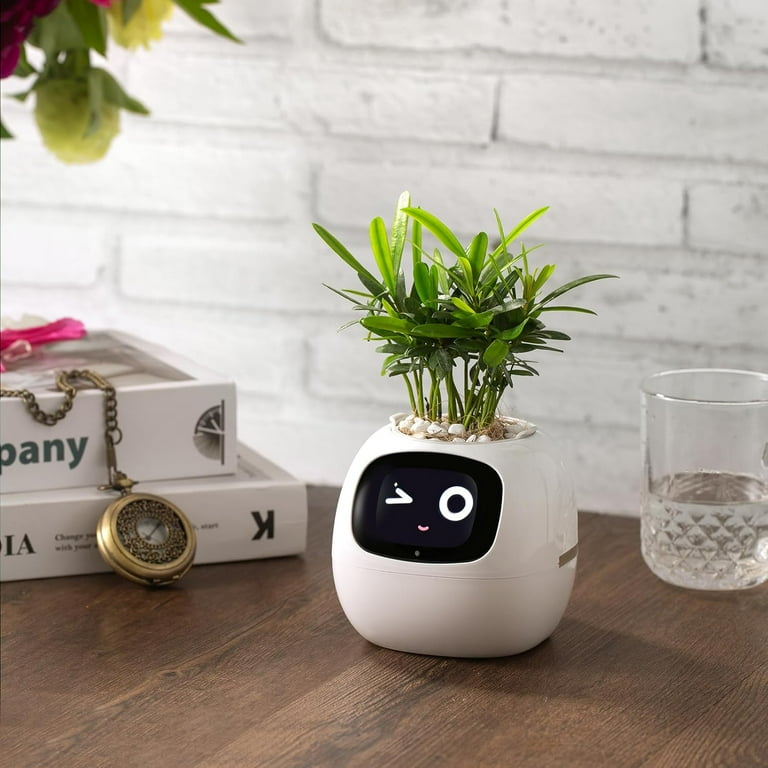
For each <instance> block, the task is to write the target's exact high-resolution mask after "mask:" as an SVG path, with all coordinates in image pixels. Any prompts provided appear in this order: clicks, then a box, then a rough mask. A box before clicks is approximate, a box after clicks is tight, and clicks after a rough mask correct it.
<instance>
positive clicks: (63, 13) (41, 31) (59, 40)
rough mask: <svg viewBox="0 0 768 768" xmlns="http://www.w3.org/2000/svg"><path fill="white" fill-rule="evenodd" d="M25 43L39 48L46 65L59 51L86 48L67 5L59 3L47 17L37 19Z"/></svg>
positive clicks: (53, 59)
mask: <svg viewBox="0 0 768 768" xmlns="http://www.w3.org/2000/svg"><path fill="white" fill-rule="evenodd" d="M27 42H28V43H29V44H30V45H33V46H34V47H35V48H41V49H42V50H43V52H44V53H45V56H46V59H47V60H48V63H50V62H53V61H55V60H56V54H57V53H58V52H59V51H71V50H75V49H78V48H79V49H85V48H86V45H85V41H84V40H83V36H82V34H81V32H80V28H79V27H78V25H77V24H76V23H75V20H74V18H73V17H72V14H71V13H70V12H69V5H68V4H67V3H59V5H57V6H56V8H54V10H53V11H51V13H49V14H48V15H47V16H41V17H38V18H37V19H36V20H35V26H34V27H33V28H32V32H31V33H30V35H29V37H28V38H27Z"/></svg>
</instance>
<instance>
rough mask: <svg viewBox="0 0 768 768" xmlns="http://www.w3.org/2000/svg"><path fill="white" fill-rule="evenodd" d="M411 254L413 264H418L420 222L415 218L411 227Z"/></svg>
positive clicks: (419, 259) (419, 256) (419, 258)
mask: <svg viewBox="0 0 768 768" xmlns="http://www.w3.org/2000/svg"><path fill="white" fill-rule="evenodd" d="M411 254H412V257H413V263H414V265H415V264H418V263H419V262H420V261H421V222H420V221H416V220H415V219H414V221H413V227H411Z"/></svg>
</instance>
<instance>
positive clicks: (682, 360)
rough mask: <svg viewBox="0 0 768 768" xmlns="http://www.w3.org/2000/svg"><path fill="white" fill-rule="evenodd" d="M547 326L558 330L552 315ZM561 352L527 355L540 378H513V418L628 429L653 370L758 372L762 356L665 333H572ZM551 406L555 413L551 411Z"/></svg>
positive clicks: (636, 416) (634, 420) (507, 398)
mask: <svg viewBox="0 0 768 768" xmlns="http://www.w3.org/2000/svg"><path fill="white" fill-rule="evenodd" d="M547 323H548V324H550V323H551V327H554V328H560V327H561V326H560V324H559V323H557V322H554V321H553V319H552V317H549V318H547ZM558 346H560V348H561V349H563V350H564V354H556V353H546V352H541V353H538V354H536V355H530V358H531V359H532V360H536V364H535V365H534V367H535V368H536V369H537V370H538V371H539V373H540V375H539V376H535V377H531V378H524V377H521V378H519V379H518V380H517V381H516V383H515V387H514V389H513V390H512V391H511V392H510V393H509V394H508V395H507V396H505V405H506V406H507V408H508V409H511V410H512V412H513V413H514V414H515V415H519V416H522V417H524V418H530V419H532V420H533V421H534V422H536V423H545V422H546V421H549V420H551V419H553V418H555V419H557V420H558V421H562V422H570V423H574V424H578V423H581V422H586V423H588V424H595V425H600V426H605V427H610V426H616V427H623V428H627V429H633V428H635V427H637V426H638V424H639V419H640V384H641V382H642V380H643V379H644V378H645V377H647V376H649V375H651V374H653V373H657V372H659V371H664V370H674V369H678V368H709V367H732V368H738V369H747V370H749V369H753V370H759V369H760V368H761V366H763V364H764V362H765V356H766V351H768V350H766V349H764V350H763V351H762V352H761V351H759V350H755V349H750V348H747V347H739V346H738V345H737V344H736V343H734V344H733V345H732V346H716V345H714V344H712V345H706V344H697V343H693V344H691V343H684V340H683V339H680V338H679V337H678V334H677V333H676V332H674V331H673V330H671V331H670V332H669V334H668V336H667V338H659V339H657V340H655V341H651V340H646V339H639V340H637V339H611V338H605V337H603V338H595V337H590V336H588V335H584V331H583V330H582V331H581V332H580V333H574V334H573V339H572V340H571V341H568V342H563V343H562V344H560V345H558ZM553 403H556V404H557V406H556V409H553Z"/></svg>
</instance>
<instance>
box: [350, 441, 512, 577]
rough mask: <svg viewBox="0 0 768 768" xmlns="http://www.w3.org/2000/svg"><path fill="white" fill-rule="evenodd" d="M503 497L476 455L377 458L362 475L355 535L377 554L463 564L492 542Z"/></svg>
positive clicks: (494, 478) (496, 479) (494, 475)
mask: <svg viewBox="0 0 768 768" xmlns="http://www.w3.org/2000/svg"><path fill="white" fill-rule="evenodd" d="M501 500H502V484H501V478H500V477H499V475H498V473H497V472H496V471H495V470H494V469H493V468H492V467H490V466H488V465H487V464H483V463H482V462H480V461H476V460H474V459H467V458H464V457H461V456H456V455H453V454H442V453H417V452H412V453H396V454H392V455H389V456H382V457H380V458H378V459H376V460H375V461H373V462H372V463H371V464H369V465H368V467H367V468H366V469H365V471H364V472H363V474H362V477H361V478H360V483H359V484H358V486H357V490H356V492H355V498H354V502H353V509H352V533H353V535H354V537H355V540H356V541H357V543H358V544H359V545H360V546H361V547H362V548H363V549H365V550H367V551H368V552H372V553H374V554H378V555H384V556H386V557H394V558H397V559H400V560H414V561H423V562H438V563H461V562H467V561H470V560H476V559H478V558H479V557H482V556H483V555H484V554H485V553H486V552H488V550H489V549H490V548H491V545H492V544H493V541H494V538H495V536H496V531H497V529H498V526H499V518H500V517H501Z"/></svg>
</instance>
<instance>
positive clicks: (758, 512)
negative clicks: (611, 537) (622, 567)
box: [640, 369, 768, 590]
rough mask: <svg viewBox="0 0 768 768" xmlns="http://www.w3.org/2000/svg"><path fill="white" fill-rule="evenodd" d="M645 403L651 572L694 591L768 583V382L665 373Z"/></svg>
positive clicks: (650, 382)
mask: <svg viewBox="0 0 768 768" xmlns="http://www.w3.org/2000/svg"><path fill="white" fill-rule="evenodd" d="M642 401H643V482H642V508H641V517H640V521H641V522H640V524H641V547H642V554H643V558H644V560H645V562H646V563H647V564H648V567H649V568H650V569H651V570H652V571H653V572H654V573H655V574H656V575H657V576H658V577H659V578H661V579H663V580H664V581H667V582H670V583H671V584H676V585H678V586H681V587H689V588H693V589H710V590H727V589H744V588H747V587H753V586H756V585H757V584H760V583H762V582H764V581H766V580H768V374H767V373H758V372H755V371H736V370H724V369H692V370H679V371H665V372H663V373H657V374H655V375H653V376H650V377H648V378H647V379H645V380H644V381H643V383H642Z"/></svg>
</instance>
